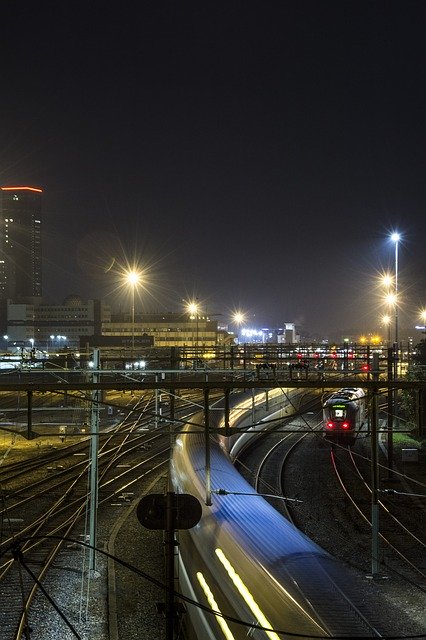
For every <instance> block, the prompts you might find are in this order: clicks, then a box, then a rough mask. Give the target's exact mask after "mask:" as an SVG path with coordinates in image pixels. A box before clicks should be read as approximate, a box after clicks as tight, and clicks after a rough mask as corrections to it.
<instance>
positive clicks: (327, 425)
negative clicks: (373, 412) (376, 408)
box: [323, 387, 367, 445]
mask: <svg viewBox="0 0 426 640" xmlns="http://www.w3.org/2000/svg"><path fill="white" fill-rule="evenodd" d="M366 415H367V402H366V394H365V391H364V389H361V388H357V387H344V388H343V389H339V391H335V392H334V393H332V394H331V395H330V396H328V398H327V399H326V400H325V402H324V403H323V433H324V437H325V438H326V439H327V440H329V441H330V442H332V443H337V444H343V445H348V444H349V445H353V444H354V443H355V440H356V438H357V437H358V435H359V433H360V432H361V431H362V430H363V428H364V427H365V425H366Z"/></svg>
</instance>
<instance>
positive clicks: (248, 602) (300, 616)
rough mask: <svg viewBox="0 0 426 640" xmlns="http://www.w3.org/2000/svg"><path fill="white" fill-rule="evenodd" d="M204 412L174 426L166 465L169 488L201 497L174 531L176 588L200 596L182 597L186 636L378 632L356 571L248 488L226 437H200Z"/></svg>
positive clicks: (272, 639)
mask: <svg viewBox="0 0 426 640" xmlns="http://www.w3.org/2000/svg"><path fill="white" fill-rule="evenodd" d="M214 413H219V412H214ZM202 420H203V415H202V414H199V415H198V416H197V417H196V418H194V419H193V424H192V425H188V427H187V428H186V430H185V431H188V433H185V432H184V433H182V434H180V436H179V437H178V439H177V441H176V445H175V447H174V451H173V458H172V464H171V479H172V482H173V485H174V488H175V491H176V492H178V493H190V494H192V495H193V496H195V497H197V498H198V500H199V501H200V503H201V505H202V516H201V520H200V522H199V523H198V524H197V525H196V526H195V527H193V528H192V529H188V530H184V531H180V532H179V546H178V548H179V590H180V591H181V592H182V593H183V594H184V595H185V596H187V597H189V598H191V600H192V601H194V602H196V603H199V605H200V606H196V605H195V604H186V605H185V606H186V607H187V612H188V615H189V619H190V624H189V629H188V628H187V634H188V637H190V638H191V640H192V638H198V639H199V640H201V639H202V640H219V639H220V640H223V639H224V638H226V640H243V639H247V638H251V639H253V640H268V639H269V640H280V638H284V637H285V638H288V637H291V635H292V634H294V635H295V636H297V637H298V638H299V639H301V638H322V637H333V636H334V637H351V638H354V637H355V638H356V637H362V638H367V637H380V633H379V632H378V631H377V630H376V629H375V627H374V625H373V624H371V623H370V622H369V621H368V620H367V617H366V615H365V614H364V613H363V612H362V607H363V604H362V602H361V600H360V596H359V594H360V593H362V590H361V589H359V586H357V583H354V580H355V579H358V578H354V576H353V575H352V573H351V572H350V571H349V570H348V569H347V568H345V567H343V566H342V565H341V564H340V563H339V562H338V561H337V560H336V559H335V558H333V556H331V555H330V554H329V553H327V552H326V551H324V550H323V549H322V548H321V547H319V546H318V545H317V544H315V543H314V542H313V541H311V540H310V539H309V538H307V537H306V536H305V535H304V534H303V533H301V532H300V531H299V530H298V529H296V527H294V525H292V524H291V523H290V522H289V521H288V520H287V519H286V518H284V517H283V516H282V515H281V514H280V513H279V512H278V511H276V510H275V509H274V508H273V507H272V506H271V505H270V504H269V503H268V502H267V501H266V500H265V499H264V498H263V497H262V496H260V495H259V494H257V493H256V492H255V491H254V489H253V487H252V486H251V485H250V484H248V483H247V482H246V480H245V479H244V478H243V477H242V476H241V475H240V474H239V473H238V472H237V470H236V469H235V467H234V466H233V465H232V463H231V460H230V457H229V455H228V454H227V451H226V448H225V446H224V440H223V439H222V440H221V442H220V443H219V442H218V441H217V439H216V438H213V437H211V438H209V442H208V446H206V439H205V431H204V428H203V427H202V426H200V425H201V424H202ZM196 423H197V424H196ZM197 425H198V426H197ZM207 449H208V452H209V453H208V456H207V453H206V451H207ZM207 458H208V460H209V464H208V465H207V462H206V460H207ZM206 468H207V470H206ZM209 483H210V486H211V493H210V492H207V486H209ZM359 579H361V578H359ZM209 610H210V611H209ZM223 616H226V617H223Z"/></svg>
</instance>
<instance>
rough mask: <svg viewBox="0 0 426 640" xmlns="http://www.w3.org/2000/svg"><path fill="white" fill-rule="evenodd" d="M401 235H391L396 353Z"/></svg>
mask: <svg viewBox="0 0 426 640" xmlns="http://www.w3.org/2000/svg"><path fill="white" fill-rule="evenodd" d="M400 238H401V236H400V235H399V233H393V234H392V235H391V240H392V242H394V243H395V282H394V285H395V286H394V293H395V343H396V349H397V353H398V338H399V336H398V244H399V241H400Z"/></svg>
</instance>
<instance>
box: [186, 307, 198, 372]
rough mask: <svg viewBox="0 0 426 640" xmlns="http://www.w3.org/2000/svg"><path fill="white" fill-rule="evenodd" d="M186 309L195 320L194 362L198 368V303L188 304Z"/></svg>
mask: <svg viewBox="0 0 426 640" xmlns="http://www.w3.org/2000/svg"><path fill="white" fill-rule="evenodd" d="M187 309H188V311H189V313H190V314H191V318H195V361H196V363H197V366H198V319H199V313H200V311H199V305H198V302H189V303H188V306H187Z"/></svg>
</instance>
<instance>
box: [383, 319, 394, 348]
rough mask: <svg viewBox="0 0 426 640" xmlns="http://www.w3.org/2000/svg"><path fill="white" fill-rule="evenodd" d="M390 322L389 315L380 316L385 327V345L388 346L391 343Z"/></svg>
mask: <svg viewBox="0 0 426 640" xmlns="http://www.w3.org/2000/svg"><path fill="white" fill-rule="evenodd" d="M391 322H392V319H391V317H390V316H388V315H386V316H383V317H382V324H383V325H384V326H385V327H387V345H388V347H390V343H391Z"/></svg>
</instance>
